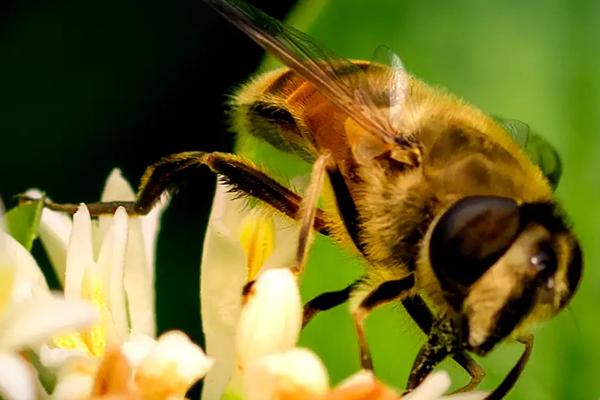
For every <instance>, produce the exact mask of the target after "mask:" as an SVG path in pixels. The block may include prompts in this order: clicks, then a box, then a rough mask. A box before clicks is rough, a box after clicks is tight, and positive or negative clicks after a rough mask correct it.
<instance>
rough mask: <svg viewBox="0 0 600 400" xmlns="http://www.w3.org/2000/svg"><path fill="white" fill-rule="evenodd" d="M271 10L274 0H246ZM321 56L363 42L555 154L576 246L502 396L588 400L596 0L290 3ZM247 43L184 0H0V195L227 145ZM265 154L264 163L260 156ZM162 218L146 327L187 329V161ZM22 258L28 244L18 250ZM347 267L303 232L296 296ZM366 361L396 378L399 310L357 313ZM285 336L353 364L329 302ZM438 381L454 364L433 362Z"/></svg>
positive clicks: (595, 350)
mask: <svg viewBox="0 0 600 400" xmlns="http://www.w3.org/2000/svg"><path fill="white" fill-rule="evenodd" d="M253 4H255V5H257V6H259V7H260V8H262V9H263V10H265V11H267V12H268V13H270V14H272V15H274V16H277V17H282V16H284V15H285V13H286V12H287V11H288V10H289V9H290V7H291V6H292V5H293V2H292V1H279V2H270V3H269V2H268V1H254V2H253ZM291 19H292V21H293V22H294V24H295V25H296V26H298V27H299V28H301V29H303V30H306V31H308V32H309V33H310V34H311V35H313V36H315V37H317V38H318V39H319V40H320V41H321V42H322V43H323V44H325V45H326V46H327V47H329V48H331V49H332V50H334V51H335V52H337V53H338V54H341V55H343V56H346V57H349V58H362V59H369V58H370V57H371V55H372V53H373V50H374V49H375V48H376V47H377V46H378V45H381V44H384V45H386V46H388V47H390V48H391V49H392V50H393V51H395V52H396V53H398V54H399V55H400V56H401V58H402V60H403V61H404V63H405V65H406V68H407V69H408V70H409V71H410V72H411V73H413V74H414V75H416V76H418V77H420V78H422V79H423V80H425V81H427V82H429V83H431V84H435V85H440V86H445V87H447V88H448V89H450V90H451V91H452V92H455V93H457V94H458V95H460V96H462V97H464V98H465V99H466V100H467V101H469V102H471V103H474V104H476V105H478V106H479V107H481V108H482V109H483V110H484V111H487V112H490V113H493V114H497V115H503V116H507V117H512V118H517V119H520V120H523V121H525V122H527V123H529V124H530V125H531V126H532V127H533V128H534V129H535V130H537V131H538V132H540V133H541V134H543V135H544V136H545V137H546V138H547V139H548V140H549V141H550V142H552V143H553V144H554V145H555V146H556V147H557V148H558V150H559V152H560V154H561V156H562V160H563V177H562V180H561V183H560V185H559V189H558V197H559V199H560V201H561V203H562V204H563V206H564V208H565V209H566V211H567V213H568V214H569V215H570V216H571V220H572V223H573V225H574V230H575V232H576V233H577V234H578V235H579V237H580V239H581V243H582V246H583V249H584V255H585V267H586V269H585V272H584V278H583V284H582V286H581V288H580V290H579V293H578V294H577V296H576V297H575V299H574V301H573V302H572V303H571V305H570V307H569V309H568V310H566V311H565V312H563V313H562V314H561V315H559V316H558V317H557V318H555V319H553V320H552V321H550V322H548V323H546V324H544V325H543V326H541V327H539V329H536V332H537V333H538V334H537V336H536V344H535V348H534V352H533V355H532V358H531V361H530V363H529V365H528V367H527V368H526V370H525V372H524V374H523V377H522V379H521V380H520V381H519V383H518V384H517V386H516V388H515V389H514V390H513V391H512V392H511V394H510V396H509V398H511V399H596V398H598V396H600V379H599V378H600V323H599V322H598V320H597V315H598V306H599V305H600V270H599V269H598V268H596V265H597V264H598V262H599V261H600V246H598V245H597V244H596V242H597V240H598V239H597V238H598V237H600V174H599V172H598V171H599V167H598V166H597V165H596V163H597V160H599V159H600V107H599V105H600V2H595V1H591V0H590V1H569V0H554V1H531V2H516V1H510V2H508V1H499V0H498V1H486V2H481V1H476V0H457V1H453V2H442V1H431V2H413V1H398V0H371V1H368V2H366V1H364V0H329V1H326V0H306V1H302V2H300V3H299V4H298V8H296V9H295V11H294V12H293V14H292V16H291ZM261 56H262V53H261V51H260V49H259V48H257V46H255V45H254V44H253V43H251V42H250V41H249V40H248V39H247V38H245V37H244V36H243V35H242V34H241V33H238V32H236V30H235V29H234V28H232V27H230V26H228V25H227V23H226V22H224V21H222V20H220V19H219V17H218V16H216V15H215V13H214V12H212V11H211V10H209V9H208V8H207V7H206V6H204V4H202V3H201V2H200V1H198V0H197V1H177V2H169V3H165V2H158V1H147V2H135V1H130V0H128V1H119V2H117V1H114V0H112V1H111V0H108V1H104V2H86V3H82V2H78V1H75V0H64V1H53V2H42V1H39V2H36V1H29V2H14V3H11V2H8V3H3V5H0V90H1V92H0V93H1V95H0V134H1V142H0V194H1V195H2V197H3V199H4V201H5V202H6V203H8V205H9V206H10V205H11V204H14V202H13V200H12V199H11V196H12V195H13V194H15V193H19V192H21V191H23V190H25V189H26V188H28V187H31V186H38V187H40V188H42V189H44V190H46V191H47V192H48V193H49V195H50V196H51V197H53V199H55V200H56V201H64V202H66V201H93V200H95V199H96V198H97V197H98V196H99V195H100V190H101V187H102V184H103V182H104V179H105V177H106V176H107V175H108V173H109V171H110V169H111V168H112V167H114V166H119V167H121V168H122V169H123V170H124V173H125V175H126V176H127V177H128V178H129V179H130V180H131V181H132V183H135V182H136V181H137V179H139V176H141V174H142V172H143V169H144V167H145V166H146V165H147V164H149V163H151V162H153V161H155V160H156V159H157V158H159V157H160V156H162V155H166V154H168V153H172V152H176V151H183V150H191V149H202V150H227V149H230V148H231V145H232V135H230V134H227V133H226V132H225V131H226V129H225V127H224V118H223V103H224V100H225V94H226V93H228V92H230V91H231V90H232V88H233V87H234V86H235V85H236V84H238V83H239V82H241V81H243V80H244V79H245V78H246V77H247V76H248V75H249V74H250V73H251V72H252V71H253V70H255V69H256V67H257V66H258V64H259V61H260V58H261ZM277 160H279V158H277ZM197 175H198V176H197V177H195V178H196V179H194V180H193V181H190V182H188V183H187V185H184V188H183V190H182V192H181V194H180V195H178V196H177V197H175V199H174V200H173V204H172V206H171V207H170V209H169V210H168V211H167V213H166V216H165V218H164V223H163V230H162V233H161V236H160V238H159V245H158V246H159V247H158V257H157V262H158V266H157V268H158V272H157V290H158V297H157V306H158V312H159V315H158V317H159V319H158V322H159V328H160V330H166V329H172V328H179V329H184V330H186V331H187V332H188V333H190V334H191V335H192V336H193V337H194V338H195V339H197V340H201V337H200V325H199V317H198V312H197V310H198V292H197V291H198V279H197V277H198V268H197V266H198V260H199V257H200V249H201V242H202V231H203V226H204V224H205V221H206V218H207V215H208V212H209V210H208V207H209V204H210V201H211V198H212V191H213V177H212V176H211V174H210V173H208V172H206V171H199V172H198V174H197ZM36 255H37V257H38V259H41V258H43V253H42V252H40V251H39V248H38V249H36ZM359 274H360V264H359V263H358V262H357V260H353V259H352V258H351V257H350V256H349V255H347V254H344V253H342V252H340V251H338V250H337V249H335V246H334V245H333V244H332V243H329V242H328V240H326V239H323V238H320V239H318V240H317V242H316V244H315V248H314V251H313V254H312V257H311V262H310V265H309V266H308V272H307V275H306V276H305V278H304V284H303V292H304V293H303V294H304V295H305V296H306V298H307V299H308V298H309V297H311V296H313V295H315V294H317V293H319V292H322V291H324V290H332V289H337V288H341V287H343V286H344V285H345V284H347V283H349V282H351V281H352V280H353V279H354V278H356V277H357V276H358V275H359ZM367 330H368V332H367V333H368V339H369V342H370V344H371V347H372V351H373V356H374V360H375V368H376V370H377V373H378V374H379V376H380V377H381V378H382V379H384V380H385V381H386V382H389V383H391V384H394V385H398V386H403V384H404V382H405V380H406V377H407V374H408V371H409V368H410V365H411V363H412V361H413V359H414V357H415V355H416V352H417V351H418V348H419V346H420V344H421V343H422V342H423V340H424V337H423V335H422V334H420V333H419V332H418V330H417V328H416V327H415V326H414V325H413V324H412V323H410V321H409V319H408V317H407V316H406V315H404V314H403V313H402V312H401V310H399V309H397V308H394V307H385V308H383V309H381V310H377V311H376V312H374V313H373V314H372V315H371V317H370V318H369V320H368V322H367ZM301 342H302V344H303V345H307V346H310V347H312V348H314V349H316V350H317V352H318V353H319V354H320V355H321V356H322V358H323V360H324V361H325V363H326V364H327V366H328V368H329V371H330V374H331V378H332V380H333V381H338V380H340V379H342V378H344V377H345V376H348V375H349V374H351V373H352V372H354V371H355V370H357V369H358V352H357V346H356V341H355V338H354V332H353V330H352V325H351V320H350V317H349V315H348V312H347V310H346V308H345V307H339V308H338V309H335V310H333V311H331V312H328V313H324V314H322V315H320V316H319V317H317V318H316V319H315V320H314V321H313V322H312V323H311V325H309V327H308V328H307V329H306V330H305V332H304V333H303V336H302V340H301ZM520 351H521V346H519V345H517V344H505V345H502V346H500V347H499V348H498V349H497V350H495V351H494V352H492V354H490V355H489V356H487V357H486V358H484V359H481V362H482V364H483V365H484V366H485V367H486V370H487V372H488V377H487V378H486V380H485V381H484V383H483V385H482V387H483V388H485V389H491V388H493V387H494V386H495V385H496V384H497V383H498V382H499V381H500V379H502V377H503V376H504V375H505V374H506V373H507V371H508V370H509V369H510V368H511V367H512V365H513V363H514V362H515V361H516V359H517V358H518V355H519V354H520ZM442 368H444V369H447V370H449V371H450V372H451V374H452V377H453V382H454V384H455V385H456V386H460V385H462V384H463V383H464V382H466V380H467V377H466V374H465V373H463V372H462V371H461V370H460V369H459V368H458V367H457V366H455V365H454V364H453V363H451V362H446V363H444V365H443V366H442Z"/></svg>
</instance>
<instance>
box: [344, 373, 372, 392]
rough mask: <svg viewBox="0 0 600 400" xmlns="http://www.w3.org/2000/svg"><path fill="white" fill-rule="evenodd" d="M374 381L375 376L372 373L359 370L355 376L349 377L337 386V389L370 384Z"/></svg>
mask: <svg viewBox="0 0 600 400" xmlns="http://www.w3.org/2000/svg"><path fill="white" fill-rule="evenodd" d="M374 381H375V376H374V375H373V372H372V371H367V370H366V369H361V370H360V371H358V372H356V373H355V374H352V375H350V376H349V377H348V378H346V379H344V380H343V381H341V382H340V383H339V385H337V388H344V387H350V386H354V385H361V384H370V383H372V382H374Z"/></svg>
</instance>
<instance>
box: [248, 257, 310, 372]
mask: <svg viewBox="0 0 600 400" xmlns="http://www.w3.org/2000/svg"><path fill="white" fill-rule="evenodd" d="M301 327H302V304H301V300H300V292H299V290H298V284H297V282H296V279H295V277H294V275H293V274H292V272H291V271H290V270H289V269H288V268H274V269H269V270H266V271H263V273H262V274H260V276H259V277H258V279H257V280H256V283H255V284H254V286H253V287H252V288H251V289H250V293H249V294H248V299H247V303H246V305H245V306H244V308H243V309H242V314H241V315H240V321H239V324H238V328H237V336H236V353H237V361H238V367H239V368H241V369H242V370H243V368H244V366H245V365H247V364H248V363H249V362H250V361H252V360H254V359H256V358H259V357H262V356H265V355H269V354H273V353H280V352H283V351H286V350H290V349H291V348H293V347H294V346H295V345H296V342H297V341H298V336H299V334H300V329H301Z"/></svg>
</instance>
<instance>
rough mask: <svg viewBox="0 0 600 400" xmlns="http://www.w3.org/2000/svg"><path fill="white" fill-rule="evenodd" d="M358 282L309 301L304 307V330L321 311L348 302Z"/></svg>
mask: <svg viewBox="0 0 600 400" xmlns="http://www.w3.org/2000/svg"><path fill="white" fill-rule="evenodd" d="M357 282H358V281H357ZM357 282H353V283H351V284H350V285H348V286H346V287H345V288H343V289H341V290H336V291H332V292H325V293H321V294H320V295H318V296H316V297H314V298H312V299H311V300H309V301H308V302H307V303H306V304H305V305H304V315H303V318H302V327H303V328H304V327H305V326H306V325H308V323H309V322H310V321H311V320H312V319H313V318H314V317H315V315H317V313H319V312H321V311H327V310H329V309H332V308H333V307H337V306H339V305H340V304H342V303H345V302H346V301H348V299H349V298H350V294H351V293H352V289H353V288H354V287H355V286H356V284H357Z"/></svg>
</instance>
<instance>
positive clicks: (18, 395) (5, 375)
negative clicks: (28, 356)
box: [0, 353, 37, 400]
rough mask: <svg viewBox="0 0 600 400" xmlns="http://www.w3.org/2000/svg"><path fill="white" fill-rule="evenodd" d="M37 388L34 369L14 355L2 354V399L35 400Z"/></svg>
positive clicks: (0, 373)
mask: <svg viewBox="0 0 600 400" xmlns="http://www.w3.org/2000/svg"><path fill="white" fill-rule="evenodd" d="M36 393H37V386H36V381H35V372H34V370H33V368H32V367H31V366H30V365H29V364H27V363H26V362H25V360H23V359H22V358H20V357H18V356H16V355H13V354H6V353H5V354H0V398H2V399H5V400H30V399H31V400H35V398H36V397H37V396H36Z"/></svg>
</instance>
